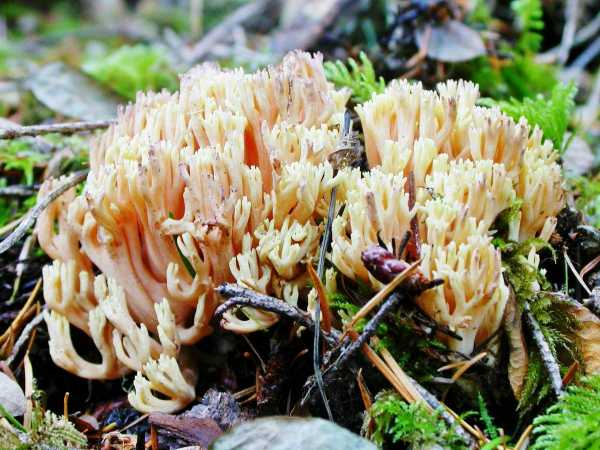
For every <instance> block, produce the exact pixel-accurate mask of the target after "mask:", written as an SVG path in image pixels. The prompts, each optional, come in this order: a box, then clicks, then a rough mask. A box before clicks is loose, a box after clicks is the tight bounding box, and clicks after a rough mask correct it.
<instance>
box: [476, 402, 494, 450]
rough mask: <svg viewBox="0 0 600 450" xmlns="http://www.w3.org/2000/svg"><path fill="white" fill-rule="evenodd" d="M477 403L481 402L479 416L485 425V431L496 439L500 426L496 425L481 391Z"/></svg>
mask: <svg viewBox="0 0 600 450" xmlns="http://www.w3.org/2000/svg"><path fill="white" fill-rule="evenodd" d="M477 403H478V404H479V417H480V418H481V421H482V422H483V424H484V425H485V433H486V434H487V435H488V437H489V438H491V439H492V440H493V439H496V438H497V437H498V428H497V427H496V425H494V420H493V419H492V416H491V415H490V412H489V411H488V408H487V405H486V404H485V399H484V398H483V396H482V395H481V392H478V393H477Z"/></svg>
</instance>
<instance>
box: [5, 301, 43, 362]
mask: <svg viewBox="0 0 600 450" xmlns="http://www.w3.org/2000/svg"><path fill="white" fill-rule="evenodd" d="M43 319H44V312H43V311H42V312H40V313H39V314H38V315H37V316H35V317H34V318H33V319H31V320H30V321H29V323H28V324H27V325H25V327H24V328H23V331H22V332H21V335H20V336H19V339H17V342H15V345H14V346H13V348H12V351H11V352H10V356H9V357H8V358H6V364H8V365H9V366H10V365H11V364H12V362H13V361H14V360H15V358H16V357H17V355H18V354H19V352H20V351H21V348H22V347H23V345H24V344H25V343H26V342H27V341H28V340H29V336H31V333H32V332H33V330H34V329H35V328H36V327H37V326H38V325H39V324H40V323H41V322H42V320H43Z"/></svg>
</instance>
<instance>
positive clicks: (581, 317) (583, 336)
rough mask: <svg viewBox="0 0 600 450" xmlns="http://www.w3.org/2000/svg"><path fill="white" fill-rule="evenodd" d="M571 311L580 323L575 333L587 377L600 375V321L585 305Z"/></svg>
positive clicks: (573, 306) (570, 309) (577, 306)
mask: <svg viewBox="0 0 600 450" xmlns="http://www.w3.org/2000/svg"><path fill="white" fill-rule="evenodd" d="M569 311H570V312H571V314H573V315H574V316H575V318H576V319H577V321H578V322H579V325H580V326H579V328H578V330H577V331H576V332H575V334H576V336H577V339H578V341H579V342H578V343H579V348H580V350H581V355H582V357H583V370H584V372H585V374H586V375H597V374H600V319H599V318H598V317H597V316H596V315H595V314H593V313H592V312H591V311H590V310H589V309H587V308H586V307H585V306H583V305H575V304H573V305H572V306H571V307H570V308H569Z"/></svg>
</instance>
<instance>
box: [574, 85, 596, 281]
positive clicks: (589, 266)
mask: <svg viewBox="0 0 600 450" xmlns="http://www.w3.org/2000/svg"><path fill="white" fill-rule="evenodd" d="M598 79H599V80H600V76H599V77H598ZM598 263H600V255H598V256H596V257H595V258H594V259H592V260H591V261H590V262H589V263H587V264H586V265H585V266H583V269H581V271H580V272H579V276H580V277H581V278H582V279H583V277H585V276H586V275H587V274H588V273H590V272H591V271H592V270H594V269H595V268H596V266H597V265H598Z"/></svg>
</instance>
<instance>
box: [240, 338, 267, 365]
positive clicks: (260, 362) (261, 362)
mask: <svg viewBox="0 0 600 450" xmlns="http://www.w3.org/2000/svg"><path fill="white" fill-rule="evenodd" d="M242 337H243V338H244V340H245V341H246V344H248V347H250V350H252V353H254V356H256V358H257V359H258V362H259V364H260V369H261V370H262V372H263V373H267V365H266V364H265V362H264V361H263V359H262V358H261V356H260V353H258V350H256V348H255V347H254V345H252V342H251V341H250V339H248V336H246V335H245V334H242Z"/></svg>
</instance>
